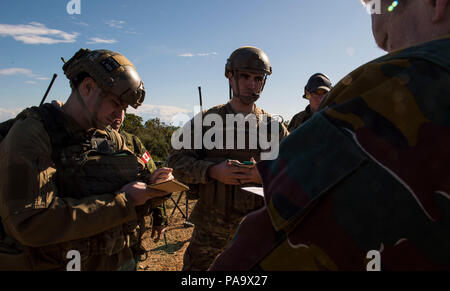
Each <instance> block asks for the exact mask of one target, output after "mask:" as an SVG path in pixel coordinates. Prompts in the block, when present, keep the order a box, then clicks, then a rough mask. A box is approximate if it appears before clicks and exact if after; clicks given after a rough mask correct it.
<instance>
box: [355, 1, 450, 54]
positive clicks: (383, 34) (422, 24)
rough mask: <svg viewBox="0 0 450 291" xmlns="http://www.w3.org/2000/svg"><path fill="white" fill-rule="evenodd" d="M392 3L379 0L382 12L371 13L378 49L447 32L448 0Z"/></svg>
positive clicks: (391, 48)
mask: <svg viewBox="0 0 450 291" xmlns="http://www.w3.org/2000/svg"><path fill="white" fill-rule="evenodd" d="M361 1H362V2H363V3H364V4H366V5H369V4H373V3H374V0H361ZM375 1H377V0H375ZM393 2H394V1H391V0H379V5H380V10H379V11H381V13H379V14H377V13H373V14H372V32H373V35H374V37H375V41H376V43H377V45H378V46H379V47H380V48H381V49H383V50H385V51H387V52H392V51H395V50H399V49H403V48H406V47H409V46H412V45H416V44H419V43H422V42H426V41H430V40H433V39H436V38H439V37H442V36H445V35H447V34H450V0H399V1H395V2H397V3H395V4H397V5H395V4H394V5H393ZM394 6H395V7H394ZM390 7H391V8H390Z"/></svg>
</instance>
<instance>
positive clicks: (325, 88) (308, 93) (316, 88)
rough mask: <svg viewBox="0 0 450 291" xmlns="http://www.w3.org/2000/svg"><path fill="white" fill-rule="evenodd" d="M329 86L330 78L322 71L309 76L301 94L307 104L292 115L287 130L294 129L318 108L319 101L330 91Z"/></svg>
mask: <svg viewBox="0 0 450 291" xmlns="http://www.w3.org/2000/svg"><path fill="white" fill-rule="evenodd" d="M331 88H332V86H331V81H330V79H329V78H328V77H327V76H325V75H324V74H322V73H316V74H314V75H312V76H311V77H310V78H309V80H308V83H307V84H306V86H305V93H304V95H303V98H305V99H308V100H309V105H308V106H306V108H305V110H303V111H302V112H299V113H297V114H296V115H294V117H292V119H291V122H289V126H288V130H289V132H292V131H294V129H296V128H297V127H299V126H300V125H302V124H303V123H305V122H306V121H308V119H310V118H311V116H312V115H313V114H314V113H315V112H316V111H317V109H318V108H319V105H320V102H322V100H323V98H324V97H325V96H326V94H328V92H330V90H331Z"/></svg>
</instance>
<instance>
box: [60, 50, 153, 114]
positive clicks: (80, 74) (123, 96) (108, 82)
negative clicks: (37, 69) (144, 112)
mask: <svg viewBox="0 0 450 291" xmlns="http://www.w3.org/2000/svg"><path fill="white" fill-rule="evenodd" d="M62 69H63V71H64V74H65V75H66V77H67V78H68V79H69V80H70V85H71V87H72V89H73V90H76V87H77V85H79V83H80V82H81V81H82V78H84V77H85V76H86V75H88V76H89V77H91V78H93V79H94V80H95V82H96V83H97V85H98V86H99V87H100V88H101V89H102V90H104V91H105V92H109V93H112V94H114V95H116V96H117V97H118V98H119V99H120V100H122V101H123V102H125V103H127V104H129V105H130V106H132V107H133V108H135V109H136V108H137V107H139V106H140V105H142V103H143V102H144V98H145V89H144V84H143V82H142V80H141V78H140V77H139V75H138V73H137V71H136V68H135V67H134V65H133V64H132V63H131V62H130V61H129V60H128V59H127V58H126V57H124V56H123V55H121V54H119V53H117V52H112V51H109V50H93V51H91V50H89V49H80V50H79V51H78V52H77V53H76V54H75V55H74V56H73V57H72V58H71V59H70V60H68V61H67V62H65V63H64V65H63V68H62Z"/></svg>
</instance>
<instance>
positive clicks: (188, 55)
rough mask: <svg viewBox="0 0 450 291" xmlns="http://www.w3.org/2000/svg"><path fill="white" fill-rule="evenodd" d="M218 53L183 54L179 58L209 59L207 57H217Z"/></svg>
mask: <svg viewBox="0 0 450 291" xmlns="http://www.w3.org/2000/svg"><path fill="white" fill-rule="evenodd" d="M217 55H218V53H216V52H211V53H199V54H193V53H183V54H178V56H179V57H189V58H191V57H207V56H217Z"/></svg>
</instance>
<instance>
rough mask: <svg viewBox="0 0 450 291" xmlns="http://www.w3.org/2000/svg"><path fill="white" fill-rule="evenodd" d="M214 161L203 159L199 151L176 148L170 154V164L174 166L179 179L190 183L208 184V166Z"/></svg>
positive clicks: (175, 174) (174, 171) (171, 166)
mask: <svg viewBox="0 0 450 291" xmlns="http://www.w3.org/2000/svg"><path fill="white" fill-rule="evenodd" d="M214 164H215V163H214V162H211V161H205V160H202V159H201V157H200V153H199V151H196V150H184V149H182V150H176V151H173V152H172V153H171V154H170V156H169V161H168V165H169V167H170V168H173V174H174V176H175V177H176V178H177V179H180V180H181V181H183V182H184V183H188V184H206V183H208V181H209V177H208V174H207V171H208V168H209V167H210V166H212V165H214Z"/></svg>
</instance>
